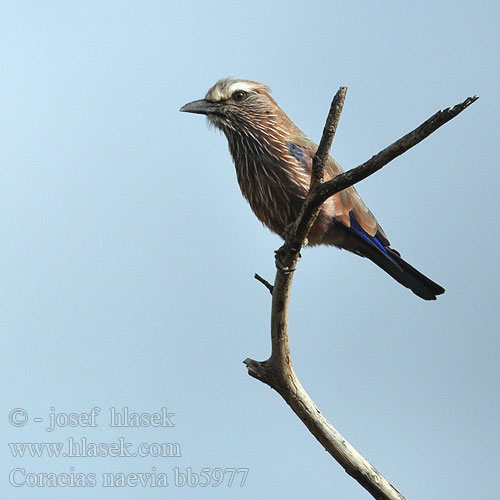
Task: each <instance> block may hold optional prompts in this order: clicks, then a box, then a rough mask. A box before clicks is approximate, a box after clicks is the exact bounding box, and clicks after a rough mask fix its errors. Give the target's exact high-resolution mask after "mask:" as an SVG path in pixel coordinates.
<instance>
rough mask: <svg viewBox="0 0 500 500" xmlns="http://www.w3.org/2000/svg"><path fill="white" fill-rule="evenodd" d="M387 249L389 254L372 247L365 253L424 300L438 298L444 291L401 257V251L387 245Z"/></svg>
mask: <svg viewBox="0 0 500 500" xmlns="http://www.w3.org/2000/svg"><path fill="white" fill-rule="evenodd" d="M385 250H386V252H387V254H385V253H383V252H381V251H380V250H378V249H377V248H373V247H372V248H371V251H369V252H366V253H365V256H366V257H368V258H369V259H370V260H371V261H372V262H373V263H374V264H377V266H379V267H380V268H381V269H383V270H384V271H385V272H386V273H387V274H389V275H390V276H392V278H394V279H395V280H396V281H398V282H399V283H401V284H402V285H403V286H405V287H406V288H409V289H410V290H411V291H412V292H413V293H414V294H415V295H418V296H419V297H421V298H422V299H424V300H436V296H437V295H441V294H442V293H444V288H443V287H442V286H440V285H438V284H437V283H435V282H434V281H432V280H431V279H429V278H428V277H427V276H424V275H423V274H422V273H421V272H420V271H417V270H416V269H415V268H414V267H413V266H411V265H410V264H408V262H406V261H405V260H403V259H402V258H401V256H400V255H399V252H397V251H396V250H393V249H392V248H390V247H385Z"/></svg>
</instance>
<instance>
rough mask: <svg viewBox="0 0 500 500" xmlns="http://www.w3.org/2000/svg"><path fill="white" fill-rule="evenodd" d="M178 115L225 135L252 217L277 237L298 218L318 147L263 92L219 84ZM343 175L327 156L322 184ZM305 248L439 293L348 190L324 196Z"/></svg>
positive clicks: (422, 291) (431, 295)
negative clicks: (345, 257) (367, 263)
mask: <svg viewBox="0 0 500 500" xmlns="http://www.w3.org/2000/svg"><path fill="white" fill-rule="evenodd" d="M181 111H186V112H191V113H199V114H204V115H206V116H207V117H208V119H209V121H210V123H211V124H212V125H214V126H215V127H217V128H219V129H220V130H222V131H223V132H224V134H225V135H226V137H227V140H228V143H229V150H230V152H231V155H232V157H233V160H234V164H235V167H236V174H237V178H238V183H239V185H240V188H241V192H242V193H243V196H244V197H245V198H246V199H247V200H248V202H249V204H250V206H251V208H252V210H253V211H254V213H255V215H256V216H257V218H258V219H259V220H260V221H262V223H263V224H265V225H266V226H267V227H268V228H269V229H270V230H271V231H273V232H275V233H277V234H279V235H280V236H282V235H283V232H284V229H285V227H286V226H287V225H288V224H290V223H292V222H293V221H294V220H295V219H296V218H297V215H298V212H299V210H300V207H301V205H302V202H303V201H304V199H305V197H306V195H307V192H308V190H309V184H310V179H311V168H312V158H313V157H314V154H315V152H316V149H317V145H316V144H315V143H314V142H313V141H312V140H311V139H309V138H308V137H307V136H306V135H305V134H304V133H303V132H302V131H301V130H300V129H299V128H298V127H297V126H296V125H295V124H294V123H293V122H292V120H290V118H289V117H288V116H287V115H286V113H285V112H284V111H283V110H282V109H281V108H280V107H279V106H278V104H277V103H276V102H275V100H274V99H273V98H272V96H271V94H270V89H269V87H267V86H266V85H263V84H261V83H257V82H252V81H248V80H233V79H223V80H219V81H218V82H217V83H216V84H215V85H214V86H213V87H212V88H211V89H210V90H209V91H208V92H207V94H206V96H205V99H201V100H199V101H194V102H191V103H188V104H186V105H185V106H183V107H182V108H181ZM341 172H343V170H342V167H341V166H340V165H339V164H338V163H337V162H336V161H335V160H334V159H333V158H332V157H329V159H328V162H327V165H326V168H325V180H328V179H332V178H334V177H335V176H337V175H338V174H339V173H341ZM308 241H309V244H310V245H318V244H326V245H335V246H337V247H339V248H343V249H346V250H349V251H351V252H353V253H356V254H358V255H361V256H364V257H368V258H369V259H370V260H372V261H373V262H374V263H375V264H377V265H378V266H379V267H381V268H382V269H384V271H386V272H387V273H389V274H390V275H391V276H392V277H393V278H394V279H396V280H397V281H399V282H400V283H401V284H403V285H404V286H406V287H408V288H410V289H411V290H412V291H413V292H414V293H416V294H417V295H419V296H420V297H422V298H424V299H426V300H431V299H435V298H436V295H439V294H441V293H443V292H444V289H443V288H442V287H441V286H439V285H438V284H436V283H434V282H433V281H431V280H430V279H429V278H427V277H425V276H424V275H423V274H421V273H420V272H419V271H417V270H416V269H414V268H413V267H411V266H410V265H409V264H408V263H406V262H405V261H403V260H402V259H401V257H400V256H399V253H397V252H396V251H395V250H393V249H391V248H390V246H389V241H388V239H387V237H386V235H385V233H384V231H383V230H382V228H381V227H380V225H379V224H378V222H377V220H376V219H375V217H374V215H373V214H372V213H371V212H370V210H369V209H368V207H367V206H366V205H365V204H364V203H363V201H362V200H361V198H360V196H359V195H358V193H357V191H356V189H355V188H354V187H350V188H347V189H345V190H343V191H341V192H340V193H337V194H335V195H334V196H332V197H331V198H329V199H328V200H327V201H326V202H325V203H324V204H323V206H322V208H321V211H320V214H319V216H318V219H317V221H316V223H315V224H314V226H313V227H312V229H311V231H310V233H309V235H308Z"/></svg>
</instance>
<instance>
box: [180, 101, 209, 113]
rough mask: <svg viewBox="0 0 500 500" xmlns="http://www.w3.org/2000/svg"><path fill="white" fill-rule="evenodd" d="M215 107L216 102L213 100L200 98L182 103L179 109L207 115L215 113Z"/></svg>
mask: <svg viewBox="0 0 500 500" xmlns="http://www.w3.org/2000/svg"><path fill="white" fill-rule="evenodd" d="M217 107H218V106H217V104H216V103H214V102H210V101H207V100H206V99H200V100H198V101H193V102H188V103H187V104H184V106H182V108H181V109H180V110H179V111H183V112H185V113H197V114H199V115H208V114H210V113H215V112H216V110H217Z"/></svg>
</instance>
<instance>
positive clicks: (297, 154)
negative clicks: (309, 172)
mask: <svg viewBox="0 0 500 500" xmlns="http://www.w3.org/2000/svg"><path fill="white" fill-rule="evenodd" d="M288 151H290V154H291V155H292V156H293V157H294V158H295V159H296V160H298V161H300V163H304V162H305V153H304V151H302V149H300V148H299V147H298V146H297V144H293V143H291V142H289V143H288Z"/></svg>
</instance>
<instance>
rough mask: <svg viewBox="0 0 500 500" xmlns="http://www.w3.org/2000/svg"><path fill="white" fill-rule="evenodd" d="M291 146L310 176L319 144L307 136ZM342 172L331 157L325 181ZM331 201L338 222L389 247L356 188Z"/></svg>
mask: <svg viewBox="0 0 500 500" xmlns="http://www.w3.org/2000/svg"><path fill="white" fill-rule="evenodd" d="M290 144H292V145H294V146H295V148H293V149H294V150H295V152H296V153H295V154H294V152H293V150H291V153H292V154H293V156H294V157H295V158H296V159H298V160H299V161H300V162H301V163H302V164H303V165H304V166H305V167H307V169H308V170H309V175H310V172H311V169H312V158H313V157H314V155H315V154H316V150H317V149H318V146H317V144H315V143H314V142H313V141H312V140H311V139H309V138H308V137H305V136H303V137H293V138H292V139H291V140H290ZM297 148H298V149H297ZM342 172H344V169H343V168H342V167H341V166H340V164H339V163H338V162H337V161H335V160H334V159H333V158H332V157H331V156H329V157H328V161H327V163H326V166H325V175H324V179H325V181H329V180H330V179H333V178H334V177H336V176H337V175H339V174H341V173H342ZM330 200H331V207H330V210H329V211H331V212H332V216H333V217H335V219H336V220H337V221H339V222H342V224H344V225H345V226H346V227H349V228H352V229H353V230H354V231H356V230H359V229H361V230H362V231H364V232H365V233H366V234H367V236H371V237H375V236H377V237H378V238H379V239H380V240H381V241H382V242H383V244H384V245H389V241H388V240H387V237H386V235H385V233H384V231H383V230H382V228H381V227H380V225H379V224H378V222H377V219H375V216H374V215H373V214H372V213H371V211H370V209H369V208H368V207H367V206H366V205H365V204H364V202H363V200H362V199H361V197H360V196H359V194H358V192H357V191H356V189H355V188H354V187H352V186H351V187H348V188H347V189H344V190H343V191H340V192H339V193H336V194H334V195H333V196H332V197H331V198H330ZM358 226H359V227H358ZM356 232H358V231H356Z"/></svg>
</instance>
